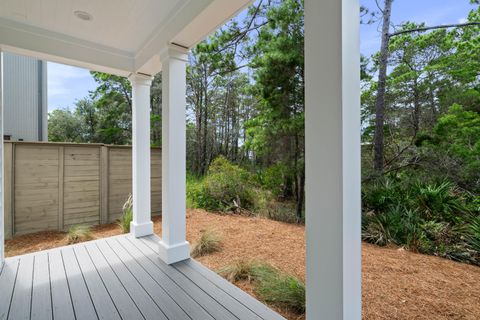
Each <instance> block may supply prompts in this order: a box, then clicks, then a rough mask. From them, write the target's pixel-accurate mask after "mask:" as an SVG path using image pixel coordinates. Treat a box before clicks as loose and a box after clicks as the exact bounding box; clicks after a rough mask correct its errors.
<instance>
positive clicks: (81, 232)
mask: <svg viewBox="0 0 480 320" xmlns="http://www.w3.org/2000/svg"><path fill="white" fill-rule="evenodd" d="M92 239H93V233H92V228H91V227H89V226H86V225H81V224H77V225H74V226H71V227H70V229H68V234H67V241H68V243H69V244H74V243H79V242H83V241H88V240H92Z"/></svg>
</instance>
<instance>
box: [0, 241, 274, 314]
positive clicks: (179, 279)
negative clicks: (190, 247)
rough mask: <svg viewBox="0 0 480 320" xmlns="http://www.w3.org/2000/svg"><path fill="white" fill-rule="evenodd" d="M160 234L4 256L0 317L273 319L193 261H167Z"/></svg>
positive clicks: (243, 293) (248, 296)
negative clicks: (161, 253) (161, 251)
mask: <svg viewBox="0 0 480 320" xmlns="http://www.w3.org/2000/svg"><path fill="white" fill-rule="evenodd" d="M158 241H159V238H158V237H156V236H150V237H145V238H140V239H136V238H134V237H132V236H130V235H121V236H116V237H111V238H107V239H100V240H95V241H91V242H87V243H81V244H77V245H73V246H66V247H61V248H57V249H50V250H46V251H43V252H39V253H33V254H27V255H23V256H18V257H13V258H7V259H6V260H5V264H4V265H3V267H2V268H1V269H0V288H1V289H0V320H7V319H15V320H17V319H35V320H37V319H41V320H44V319H45V320H47V319H48V320H56V319H62V320H63V319H67V320H68V319H77V320H84V319H85V320H90V319H105V320H107V319H108V320H110V319H112V320H119V319H123V320H136V319H139V320H142V319H152V320H153V319H155V320H156V319H164V320H184V319H185V320H188V319H193V320H212V319H217V320H236V319H240V320H247V319H248V320H250V319H252V320H256V319H264V320H267V319H268V320H270V319H272V320H277V319H278V320H280V319H283V318H282V317H281V316H279V315H278V314H276V313H275V312H273V311H272V310H270V309H269V308H267V307H266V306H264V305H263V304H261V303H260V302H258V301H257V300H255V299H254V298H253V297H252V296H250V295H248V294H246V293H245V292H243V291H241V290H240V289H239V288H237V287H235V286H234V285H232V284H231V283H229V282H228V281H226V280H224V279H222V278H221V277H219V276H218V275H217V274H215V273H214V272H212V271H210V270H208V269H206V268H205V267H203V266H202V265H201V264H199V263H198V262H195V261H194V260H186V261H184V262H180V263H176V264H174V265H167V264H165V263H164V262H163V261H162V260H160V257H159V255H158V253H157V245H158Z"/></svg>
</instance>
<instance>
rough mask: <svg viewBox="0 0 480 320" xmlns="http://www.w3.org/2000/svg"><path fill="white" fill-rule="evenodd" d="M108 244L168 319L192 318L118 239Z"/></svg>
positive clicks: (108, 241)
mask: <svg viewBox="0 0 480 320" xmlns="http://www.w3.org/2000/svg"><path fill="white" fill-rule="evenodd" d="M106 243H107V244H108V245H109V246H110V248H111V249H112V251H113V252H114V253H115V254H116V255H117V257H118V258H119V259H120V260H121V261H122V262H123V264H124V265H125V267H127V269H128V270H129V271H130V274H131V275H132V276H134V277H135V279H136V280H137V281H138V283H139V284H140V285H141V286H142V288H143V289H144V290H145V291H146V292H147V293H148V295H149V296H150V297H151V298H152V299H153V301H154V302H155V304H156V305H157V306H158V307H159V308H160V310H162V312H163V313H164V314H165V316H166V318H167V319H176V320H177V319H178V320H187V319H190V317H189V316H188V315H187V314H186V313H185V311H183V309H182V308H180V306H179V305H178V304H177V303H176V302H175V300H173V299H172V298H171V297H170V296H169V295H168V292H167V291H165V289H163V288H162V286H160V285H159V284H158V283H157V282H155V281H154V279H152V277H150V275H149V274H148V273H147V272H146V271H145V270H144V269H143V268H142V267H141V266H140V265H139V264H138V262H137V261H135V259H134V258H132V257H131V256H130V255H129V254H128V252H126V251H125V249H124V248H123V247H122V246H121V245H120V244H119V243H118V241H117V240H116V239H111V240H107V241H106Z"/></svg>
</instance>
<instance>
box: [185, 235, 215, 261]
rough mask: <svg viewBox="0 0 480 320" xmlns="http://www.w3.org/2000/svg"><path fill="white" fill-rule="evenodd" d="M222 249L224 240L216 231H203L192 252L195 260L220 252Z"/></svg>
mask: <svg viewBox="0 0 480 320" xmlns="http://www.w3.org/2000/svg"><path fill="white" fill-rule="evenodd" d="M221 248H222V238H221V236H220V235H219V234H218V233H217V232H216V231H214V230H211V229H207V230H203V231H202V233H201V235H200V238H199V239H198V240H197V241H196V242H195V244H194V245H193V247H192V250H191V251H190V255H191V256H192V257H193V258H197V257H201V256H204V255H207V254H209V253H213V252H217V251H220V250H221Z"/></svg>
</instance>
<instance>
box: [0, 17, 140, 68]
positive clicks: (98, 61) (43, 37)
mask: <svg viewBox="0 0 480 320" xmlns="http://www.w3.org/2000/svg"><path fill="white" fill-rule="evenodd" d="M0 49H2V50H3V51H9V52H12V53H16V54H22V55H26V56H31V57H33V58H36V59H39V60H48V61H54V62H58V63H63V64H68V65H73V66H76V67H81V68H86V69H89V70H95V71H101V72H107V73H111V74H116V75H120V76H128V75H129V74H130V73H132V72H133V71H134V57H133V53H129V52H125V51H121V50H118V49H115V48H109V47H106V46H103V45H100V44H97V43H91V42H88V41H85V40H80V39H77V38H72V37H68V36H66V35H63V34H59V33H56V32H52V31H48V30H43V29H40V28H35V27H32V26H28V25H25V24H21V23H17V22H14V21H10V20H7V19H3V18H0Z"/></svg>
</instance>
